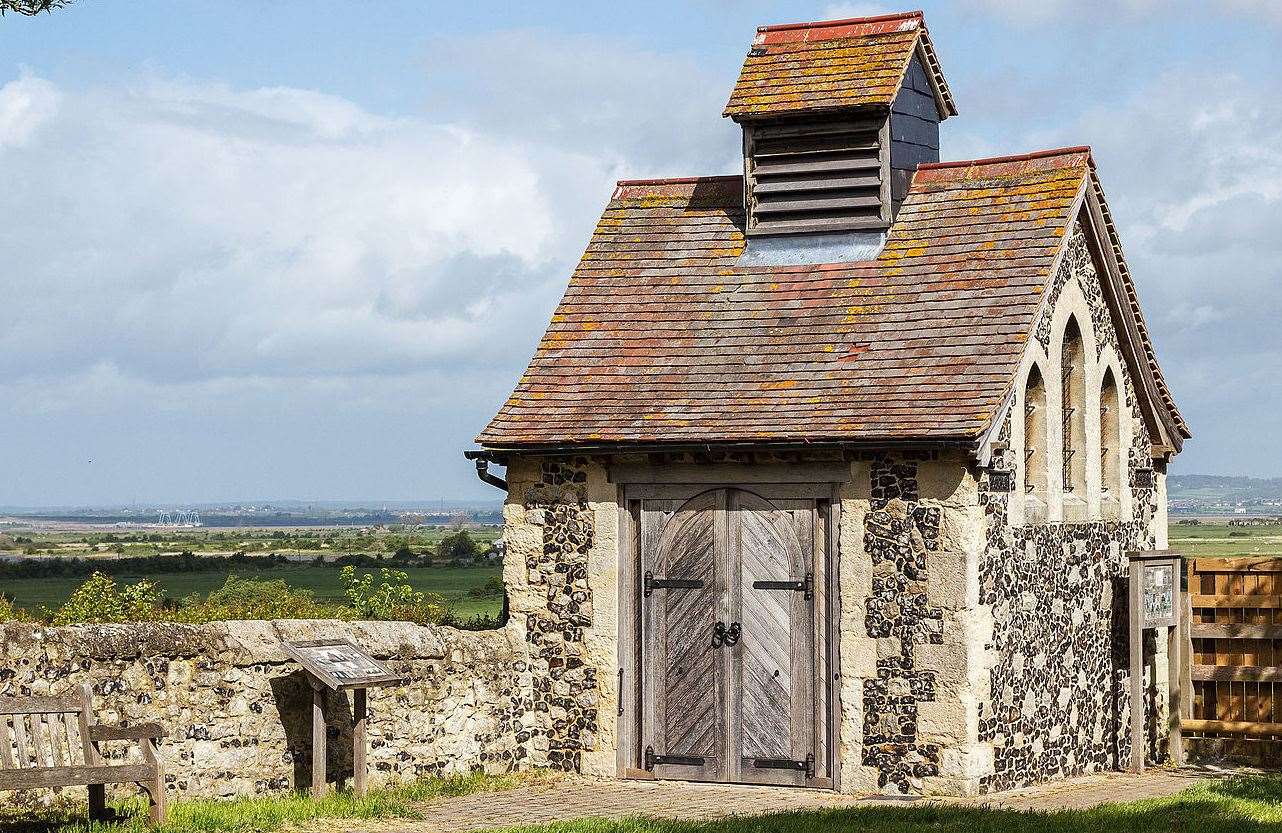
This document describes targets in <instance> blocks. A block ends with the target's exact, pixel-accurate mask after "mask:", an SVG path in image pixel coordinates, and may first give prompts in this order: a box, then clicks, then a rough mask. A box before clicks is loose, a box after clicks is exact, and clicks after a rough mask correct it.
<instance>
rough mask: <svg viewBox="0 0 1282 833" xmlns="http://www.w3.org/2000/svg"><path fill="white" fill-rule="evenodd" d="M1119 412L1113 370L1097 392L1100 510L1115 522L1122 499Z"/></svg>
mask: <svg viewBox="0 0 1282 833" xmlns="http://www.w3.org/2000/svg"><path fill="white" fill-rule="evenodd" d="M1121 416H1122V415H1121V411H1119V410H1118V396H1117V380H1116V379H1115V378H1114V377H1113V369H1112V368H1109V369H1108V370H1105V371H1104V381H1103V382H1101V383H1100V391H1099V437H1100V450H1099V455H1100V511H1101V512H1102V514H1103V515H1104V517H1105V518H1107V519H1108V520H1117V518H1118V517H1119V515H1120V514H1121V500H1122V430H1121Z"/></svg>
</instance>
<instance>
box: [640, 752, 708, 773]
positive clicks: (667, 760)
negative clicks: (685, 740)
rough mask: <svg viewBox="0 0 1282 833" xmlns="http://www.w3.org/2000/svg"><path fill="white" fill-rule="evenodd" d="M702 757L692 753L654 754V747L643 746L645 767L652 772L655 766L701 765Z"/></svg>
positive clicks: (702, 762)
mask: <svg viewBox="0 0 1282 833" xmlns="http://www.w3.org/2000/svg"><path fill="white" fill-rule="evenodd" d="M703 764H704V759H703V758H699V757H696V756H694V755H656V754H654V747H653V746H647V747H646V748H645V768H646V771H647V772H653V771H654V768H655V767H656V766H665V765H668V766H703Z"/></svg>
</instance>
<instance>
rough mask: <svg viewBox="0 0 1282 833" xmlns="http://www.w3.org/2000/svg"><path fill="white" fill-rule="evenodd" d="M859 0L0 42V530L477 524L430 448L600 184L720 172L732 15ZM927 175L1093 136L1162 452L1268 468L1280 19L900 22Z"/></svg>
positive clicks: (315, 19) (735, 59) (1220, 465)
mask: <svg viewBox="0 0 1282 833" xmlns="http://www.w3.org/2000/svg"><path fill="white" fill-rule="evenodd" d="M904 8H906V7H898V6H895V5H891V4H884V3H863V2H856V3H833V2H765V1H764V0H737V1H736V2H732V1H731V0H690V2H684V3H681V2H646V3H633V4H627V3H617V2H609V3H589V2H575V3H570V2H523V3H494V2H486V0H471V2H467V3H453V2H452V3H444V2H393V0H381V2H379V3H374V4H353V3H350V2H343V3H339V2H324V0H307V2H303V1H302V0H277V1H276V2H272V3H261V2H252V3H251V2H248V1H247V0H245V1H244V2H241V1H240V0H221V1H220V2H196V0H165V2H146V1H145V0H131V1H130V2H128V3H124V2H108V0H75V2H73V3H72V5H71V6H69V7H68V8H66V9H63V10H60V11H56V12H54V13H52V14H48V15H41V16H38V17H36V18H30V19H29V18H23V17H19V16H15V15H7V16H5V17H3V18H0V218H3V219H0V466H2V468H0V472H2V476H0V505H10V506H52V505H64V506H65V505H81V504H125V503H135V502H141V503H157V502H160V503H164V502H171V503H175V504H179V503H191V502H212V501H231V500H249V499H270V498H278V499H279V498H297V499H315V500H323V499H329V500H364V499H386V500H420V499H421V500H429V499H437V498H442V497H451V498H460V499H471V498H494V497H497V493H496V492H494V490H493V489H492V488H491V487H489V486H486V485H484V484H482V483H480V482H479V481H478V480H477V479H476V477H475V474H474V472H473V469H472V466H471V464H470V463H468V462H467V461H465V460H464V459H463V458H462V451H463V450H464V449H466V448H469V447H472V438H473V437H474V436H475V435H476V434H477V433H478V432H479V431H480V429H481V428H482V427H483V426H484V425H485V423H486V422H487V421H488V419H489V418H490V417H491V416H492V415H493V413H494V412H495V410H497V408H498V406H499V404H500V403H501V402H502V401H503V400H504V398H505V397H506V396H507V394H508V393H509V392H510V391H511V388H512V386H513V384H514V382H515V381H516V379H517V377H518V376H519V374H520V372H521V371H522V370H523V369H524V367H525V364H526V362H527V361H528V359H529V357H530V355H531V353H532V352H533V349H534V345H535V344H536V342H537V340H538V337H539V335H540V334H541V333H542V331H543V328H544V326H545V325H546V323H547V321H548V318H549V317H550V315H551V312H552V310H553V308H554V307H555V305H556V302H557V300H558V299H559V298H560V295H561V293H562V291H563V290H564V288H565V283H566V281H567V279H568V276H569V274H570V272H571V271H572V269H573V267H574V264H575V263H576V261H577V260H578V258H579V255H580V254H581V253H582V250H583V247H584V246H585V245H586V243H587V240H588V237H589V236H590V233H591V231H592V228H593V225H594V223H595V219H596V217H597V216H598V215H599V213H600V211H601V209H602V207H603V206H604V205H605V203H606V202H607V201H608V199H609V197H610V193H611V191H612V187H613V183H614V181H615V180H617V179H620V178H642V177H659V176H686V175H695V174H718V173H733V172H735V171H736V169H737V168H738V166H739V164H740V158H739V154H740V147H739V136H738V132H737V128H735V126H734V125H733V123H730V122H728V121H727V120H725V119H722V118H721V116H720V113H721V109H722V106H723V105H724V103H725V99H726V97H727V96H728V95H729V91H730V88H731V86H732V85H733V82H734V79H735V76H736V75H737V72H738V69H739V66H740V64H741V62H742V60H743V57H744V54H745V53H746V51H747V48H748V45H749V43H750V41H751V39H752V35H753V32H754V29H755V27H756V26H757V25H760V24H766V23H786V22H797V21H806V20H818V19H830V18H840V17H851V16H858V15H866V14H879V13H885V12H891V11H901V10H903V9H904ZM922 8H924V11H925V13H926V21H927V25H928V26H929V28H930V31H931V36H932V39H933V40H934V42H935V46H936V49H937V51H938V53H939V56H940V59H941V63H942V65H943V70H944V73H945V75H946V77H947V78H948V81H949V84H950V86H951V88H952V91H953V94H954V96H955V98H956V99H957V104H958V109H959V110H960V115H959V116H958V117H956V118H953V119H950V120H948V121H947V122H945V123H944V125H943V126H942V144H943V150H942V155H943V157H944V158H945V159H965V158H974V157H978V156H990V155H995V154H1005V153H1023V152H1028V151H1032V150H1038V149H1043V148H1052V147H1061V146H1067V145H1080V144H1089V145H1091V146H1092V147H1093V148H1094V150H1095V156H1096V160H1097V163H1098V167H1099V173H1100V177H1101V179H1102V181H1103V185H1104V189H1105V193H1106V195H1107V197H1108V199H1109V202H1110V205H1111V206H1112V208H1113V212H1114V215H1115V216H1116V219H1117V221H1118V225H1119V230H1120V232H1121V235H1122V240H1123V245H1124V248H1125V250H1126V254H1127V257H1128V261H1129V263H1130V267H1131V271H1132V273H1133V274H1134V276H1135V278H1136V281H1137V283H1138V286H1139V291H1140V298H1141V301H1142V302H1143V305H1144V308H1145V311H1146V315H1147V318H1148V321H1149V324H1150V328H1151V330H1152V331H1153V335H1154V340H1155V342H1156V345H1157V350H1158V356H1159V359H1160V360H1161V363H1162V366H1163V369H1164V371H1165V373H1166V376H1167V378H1168V380H1169V382H1170V384H1171V387H1172V388H1173V390H1174V393H1175V396H1176V398H1177V401H1178V403H1179V405H1180V407H1181V409H1182V411H1183V413H1184V415H1185V416H1186V418H1187V419H1188V421H1189V423H1190V425H1191V427H1192V430H1193V432H1194V435H1195V436H1194V438H1193V439H1192V440H1191V441H1189V442H1188V443H1187V444H1186V446H1185V451H1184V453H1183V454H1182V455H1181V456H1180V457H1179V458H1177V460H1176V462H1175V463H1174V464H1173V467H1172V472H1174V473H1201V474H1243V475H1255V476H1280V475H1282V417H1279V413H1282V384H1280V382H1282V372H1280V371H1279V369H1278V368H1279V366H1280V365H1282V334H1280V331H1282V314H1279V310H1280V309H1282V274H1280V273H1279V272H1280V270H1279V266H1278V262H1279V255H1280V254H1282V105H1280V104H1279V103H1278V102H1279V101H1282V71H1280V70H1282V66H1280V64H1282V58H1280V57H1279V55H1282V0H1202V2H1161V0H1110V1H1108V2H1106V1H1105V0H1042V1H1041V2H1013V0H951V2H926V3H923V4H922Z"/></svg>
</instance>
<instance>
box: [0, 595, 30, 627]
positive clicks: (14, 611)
mask: <svg viewBox="0 0 1282 833" xmlns="http://www.w3.org/2000/svg"><path fill="white" fill-rule="evenodd" d="M30 619H31V616H30V615H28V613H27V611H25V610H23V609H22V608H20V607H15V606H14V604H13V597H12V596H10V595H9V594H8V593H0V622H26V621H29V620H30Z"/></svg>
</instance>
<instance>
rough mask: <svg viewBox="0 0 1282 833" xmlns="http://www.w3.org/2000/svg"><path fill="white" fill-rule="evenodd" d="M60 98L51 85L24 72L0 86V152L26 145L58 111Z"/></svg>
mask: <svg viewBox="0 0 1282 833" xmlns="http://www.w3.org/2000/svg"><path fill="white" fill-rule="evenodd" d="M61 100H62V96H61V94H60V93H59V92H58V90H57V88H56V87H54V85H53V84H50V83H49V82H48V81H45V80H44V79H41V78H36V77H35V76H33V75H29V74H27V73H23V75H22V76H21V77H19V78H18V79H16V80H14V81H10V82H9V83H7V84H5V85H4V86H3V87H0V151H3V150H4V148H5V146H13V147H18V146H21V145H24V144H26V143H27V141H28V140H29V139H30V138H31V137H32V136H33V135H34V134H35V133H36V131H37V130H39V129H40V127H41V126H42V125H43V124H44V123H45V122H47V121H48V120H49V119H51V118H53V116H54V115H55V114H56V113H57V112H58V106H59V104H60V103H61Z"/></svg>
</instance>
